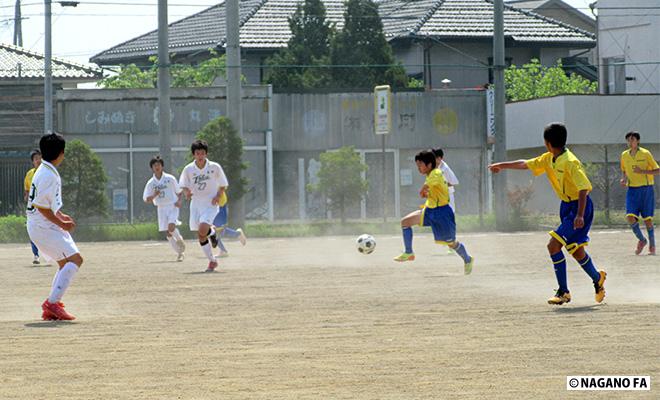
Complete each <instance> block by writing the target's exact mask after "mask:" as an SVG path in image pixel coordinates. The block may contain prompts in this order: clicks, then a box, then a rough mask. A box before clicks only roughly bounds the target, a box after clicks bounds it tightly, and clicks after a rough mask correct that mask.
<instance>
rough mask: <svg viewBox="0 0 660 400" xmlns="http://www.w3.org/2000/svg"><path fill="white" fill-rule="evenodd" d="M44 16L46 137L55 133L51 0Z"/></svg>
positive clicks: (47, 0) (47, 1) (45, 4)
mask: <svg viewBox="0 0 660 400" xmlns="http://www.w3.org/2000/svg"><path fill="white" fill-rule="evenodd" d="M44 7H45V10H44V16H45V18H44V19H45V21H46V26H45V30H46V32H45V33H44V39H45V40H46V43H45V51H44V135H48V134H49V133H52V132H53V66H52V60H53V42H52V40H53V39H52V37H51V22H50V20H51V18H52V16H53V13H52V11H51V0H44Z"/></svg>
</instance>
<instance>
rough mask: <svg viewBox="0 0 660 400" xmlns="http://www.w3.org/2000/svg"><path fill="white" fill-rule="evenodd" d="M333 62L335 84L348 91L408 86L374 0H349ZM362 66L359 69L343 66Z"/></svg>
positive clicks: (333, 44)
mask: <svg viewBox="0 0 660 400" xmlns="http://www.w3.org/2000/svg"><path fill="white" fill-rule="evenodd" d="M330 59H331V62H332V65H333V69H332V76H333V83H334V84H335V85H336V86H338V87H345V88H369V89H372V88H373V87H374V86H376V85H385V84H389V85H391V86H392V87H398V88H401V87H406V86H407V85H408V77H407V76H406V72H405V69H404V68H403V66H402V65H401V64H397V63H395V60H394V56H393V54H392V47H391V46H390V44H389V43H388V42H387V40H386V39H385V34H384V33H383V22H382V21H381V19H380V15H379V14H378V6H377V5H376V3H374V2H373V1H372V0H348V1H347V2H346V11H345V12H344V27H343V29H342V30H341V32H339V33H338V34H337V35H336V37H335V40H334V41H333V43H332V50H331V55H330ZM342 65H359V66H360V67H357V68H356V67H341V66H342Z"/></svg>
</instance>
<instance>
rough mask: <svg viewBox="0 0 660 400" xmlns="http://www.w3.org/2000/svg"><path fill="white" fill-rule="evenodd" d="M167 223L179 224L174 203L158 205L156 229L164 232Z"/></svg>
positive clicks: (177, 210)
mask: <svg viewBox="0 0 660 400" xmlns="http://www.w3.org/2000/svg"><path fill="white" fill-rule="evenodd" d="M169 224H174V225H181V221H179V208H178V207H175V206H174V204H170V205H167V206H160V207H158V230H159V231H160V232H164V231H166V230H167V226H168V225H169Z"/></svg>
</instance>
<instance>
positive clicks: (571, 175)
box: [525, 149, 592, 202]
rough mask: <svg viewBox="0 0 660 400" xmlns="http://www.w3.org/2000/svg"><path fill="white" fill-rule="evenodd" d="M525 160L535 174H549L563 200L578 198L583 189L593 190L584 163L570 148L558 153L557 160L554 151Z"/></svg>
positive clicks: (568, 200) (556, 191)
mask: <svg viewBox="0 0 660 400" xmlns="http://www.w3.org/2000/svg"><path fill="white" fill-rule="evenodd" d="M525 162H526V163H527V168H529V169H530V170H531V171H532V173H533V174H534V176H538V175H541V174H543V173H545V174H547V175H548V180H549V181H550V185H551V186H552V189H554V191H555V193H557V196H558V197H559V198H560V199H561V200H562V201H566V202H570V201H575V200H577V199H578V197H579V192H580V191H582V190H588V191H589V192H591V189H592V187H591V182H589V178H587V174H586V173H585V172H584V167H583V166H582V163H581V162H580V160H578V158H577V157H575V154H573V153H572V152H571V151H570V150H568V149H566V150H564V152H563V153H561V154H560V155H558V156H557V158H556V159H555V160H553V155H552V153H550V152H547V153H543V154H541V155H540V156H538V157H536V158H532V159H531V160H527V161H525Z"/></svg>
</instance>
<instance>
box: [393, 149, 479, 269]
mask: <svg viewBox="0 0 660 400" xmlns="http://www.w3.org/2000/svg"><path fill="white" fill-rule="evenodd" d="M415 163H416V164H417V170H418V171H419V173H420V174H422V175H426V181H425V182H424V186H422V188H421V190H420V191H419V195H420V196H421V197H422V198H425V199H426V203H425V204H424V207H423V208H422V209H421V210H417V211H413V212H411V213H410V214H408V215H406V216H405V217H404V218H403V219H401V229H402V230H403V244H404V247H405V251H404V252H403V253H402V254H401V255H399V256H398V257H396V258H394V261H414V260H415V253H413V249H412V241H413V231H412V227H413V225H420V226H430V227H431V230H432V231H433V237H434V238H435V242H436V243H438V244H446V245H447V246H449V247H450V248H451V249H453V250H454V251H455V252H456V254H458V255H459V256H460V257H461V258H462V259H463V262H464V273H465V275H469V274H470V273H471V272H472V266H473V264H474V258H473V257H471V256H470V255H468V253H467V250H466V249H465V246H464V245H463V244H462V243H459V242H458V241H457V240H456V221H455V220H454V211H452V209H451V207H450V206H449V187H448V186H447V182H446V181H445V178H444V176H443V175H442V171H440V170H439V169H437V168H436V161H435V154H433V152H432V151H430V150H424V151H421V152H419V153H417V155H416V156H415Z"/></svg>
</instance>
